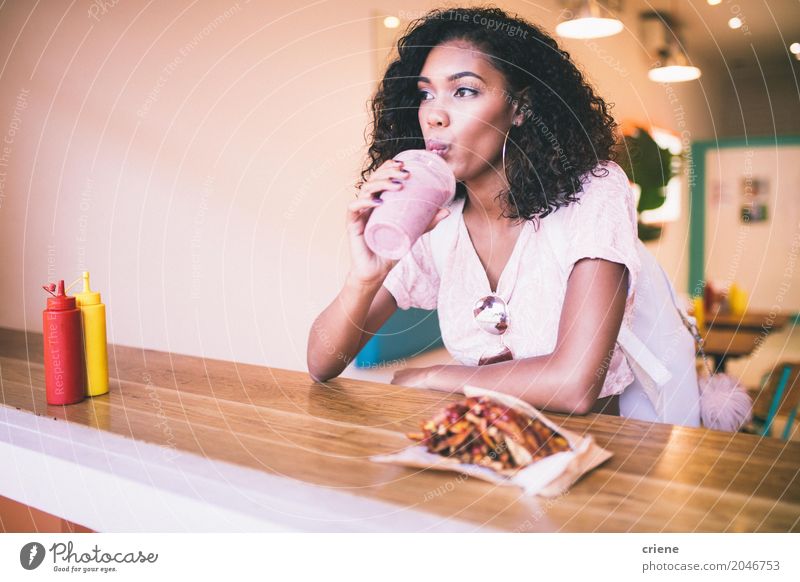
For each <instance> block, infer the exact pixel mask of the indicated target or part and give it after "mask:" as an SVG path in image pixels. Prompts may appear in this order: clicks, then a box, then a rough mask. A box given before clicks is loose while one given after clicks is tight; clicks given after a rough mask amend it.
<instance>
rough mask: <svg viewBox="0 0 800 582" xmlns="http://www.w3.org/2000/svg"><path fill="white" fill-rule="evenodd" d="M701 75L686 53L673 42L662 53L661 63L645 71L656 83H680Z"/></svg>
mask: <svg viewBox="0 0 800 582" xmlns="http://www.w3.org/2000/svg"><path fill="white" fill-rule="evenodd" d="M700 75H701V72H700V69H698V68H697V67H695V66H693V65H691V64H690V63H689V59H688V57H687V56H686V53H685V52H683V49H681V47H679V46H678V44H677V43H673V44H672V45H671V46H670V47H669V48H667V49H666V50H665V51H664V53H662V60H661V64H660V65H659V66H657V67H653V68H652V69H650V70H649V71H648V73H647V76H648V78H649V79H650V80H651V81H655V82H656V83H682V82H684V81H694V80H695V79H698V78H699V77H700Z"/></svg>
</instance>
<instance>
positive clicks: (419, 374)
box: [391, 366, 435, 388]
mask: <svg viewBox="0 0 800 582" xmlns="http://www.w3.org/2000/svg"><path fill="white" fill-rule="evenodd" d="M433 368H435V366H432V367H429V368H403V369H402V370H398V371H397V372H395V373H394V376H393V377H392V382H391V383H392V384H398V385H400V386H409V387H410V388H430V387H431V386H429V385H428V380H429V377H430V373H431V370H432V369H433Z"/></svg>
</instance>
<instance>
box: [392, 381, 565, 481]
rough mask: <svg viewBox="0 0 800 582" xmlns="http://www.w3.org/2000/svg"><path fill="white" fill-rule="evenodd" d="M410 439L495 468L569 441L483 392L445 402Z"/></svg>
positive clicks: (523, 462)
mask: <svg viewBox="0 0 800 582" xmlns="http://www.w3.org/2000/svg"><path fill="white" fill-rule="evenodd" d="M406 436H408V438H410V439H412V440H414V441H417V442H419V443H421V444H424V445H425V446H426V447H427V448H428V451H429V452H431V453H437V454H439V455H443V456H446V457H455V458H457V459H458V460H459V461H461V462H462V463H474V464H477V465H482V466H485V467H489V468H491V469H494V470H496V471H509V470H516V469H521V468H522V467H525V466H527V465H530V464H531V463H533V462H534V461H537V460H539V459H542V458H544V457H547V456H549V455H552V454H554V453H558V452H561V451H568V450H570V446H569V443H568V442H567V440H566V439H565V438H564V437H563V436H561V435H559V434H558V433H556V432H554V431H553V430H551V429H550V428H549V427H548V426H547V425H545V424H544V423H542V422H541V421H540V420H539V419H536V418H530V417H528V416H527V415H524V414H521V413H520V412H518V411H517V410H514V409H513V408H509V407H508V406H504V405H501V404H498V403H497V402H494V401H493V400H491V399H490V398H487V397H486V396H481V397H471V398H467V399H466V400H465V401H464V402H456V403H454V404H451V405H449V406H447V407H446V408H445V409H444V410H442V411H441V412H440V413H439V414H437V415H436V416H435V417H434V418H432V419H431V420H428V421H426V422H423V423H422V432H421V433H408V434H407V435H406Z"/></svg>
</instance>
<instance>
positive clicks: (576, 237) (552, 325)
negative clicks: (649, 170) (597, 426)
mask: <svg viewBox="0 0 800 582" xmlns="http://www.w3.org/2000/svg"><path fill="white" fill-rule="evenodd" d="M604 167H605V168H606V169H607V170H608V175H607V176H604V177H600V178H598V177H595V176H593V175H591V174H590V175H589V176H588V180H587V181H586V182H585V184H584V188H583V191H582V192H581V193H579V194H578V200H579V202H576V203H572V204H570V205H569V206H567V207H564V208H559V209H558V210H557V211H555V212H554V213H552V214H551V215H549V216H547V217H545V218H544V219H542V220H541V221H540V224H539V227H538V230H537V229H534V224H533V222H532V221H526V222H525V224H524V225H523V228H522V230H521V232H520V234H519V238H518V239H517V242H516V246H515V247H514V250H513V252H512V254H511V257H510V258H509V260H508V263H507V264H506V266H505V268H504V270H503V272H502V274H501V275H500V279H499V281H498V285H497V289H496V294H497V295H499V296H500V297H501V298H503V300H505V301H506V304H507V306H508V322H509V325H508V329H507V331H506V332H505V333H504V334H503V335H492V334H490V333H488V332H486V331H484V330H483V329H481V328H479V327H478V325H477V324H476V322H475V319H474V316H473V306H474V304H475V302H476V301H477V300H478V299H480V298H482V297H484V296H486V295H488V294H490V293H491V289H490V287H489V280H488V278H487V276H486V271H485V270H484V268H483V265H482V264H481V262H480V259H479V257H478V255H477V253H476V252H475V247H474V246H473V245H472V241H471V240H470V238H469V233H468V231H467V228H466V226H465V224H464V220H463V217H462V215H461V210H462V208H463V199H462V200H459V201H456V202H454V203H453V205H452V207H451V209H452V211H453V214H451V216H450V217H448V218H447V219H446V220H451V219H452V220H457V221H458V223H459V224H458V227H457V235H456V236H455V237H454V239H455V240H453V241H451V244H452V245H453V246H452V248H450V249H449V250H448V251H447V255H446V257H447V258H446V260H445V261H444V268H443V271H444V272H443V273H442V274H441V276H440V275H439V273H438V272H437V270H436V265H435V263H434V259H433V255H432V252H431V239H430V233H426V234H424V235H422V237H420V239H419V240H417V242H416V243H415V244H414V246H413V247H412V249H411V251H410V252H409V253H408V254H407V255H406V256H405V257H403V259H401V260H400V261H399V262H398V263H397V265H395V267H394V268H393V269H392V270H391V272H390V273H389V275H388V276H387V277H386V280H385V281H384V283H383V285H384V287H386V289H387V290H388V291H389V292H390V293H391V294H392V296H393V297H394V298H395V300H396V302H397V305H398V307H400V308H401V309H408V308H409V307H418V308H422V309H438V315H439V325H440V328H441V331H442V340H443V341H444V345H445V347H446V348H447V350H448V352H449V353H450V354H451V356H452V357H453V358H454V359H455V360H457V361H458V362H459V363H461V364H462V365H468V366H477V365H478V362H479V360H480V359H481V357H483V356H486V355H487V354H492V353H499V352H502V351H503V350H504V349H505V348H509V349H510V350H511V352H512V354H513V356H514V359H522V358H527V357H533V356H541V355H545V354H550V353H552V352H553V350H554V348H555V344H556V338H557V334H558V326H559V319H560V316H561V308H562V305H563V303H564V298H565V295H566V290H567V280H568V279H569V275H570V272H571V271H572V266H573V265H574V264H575V263H576V262H577V261H578V260H580V259H583V258H600V259H605V260H608V261H613V262H615V263H621V264H623V265H625V266H626V267H627V268H628V281H629V286H628V295H627V300H626V304H625V314H624V316H623V323H622V325H625V326H628V327H630V321H631V314H632V310H633V293H634V289H635V288H636V282H637V279H638V275H639V269H640V264H639V257H638V254H637V252H636V247H635V243H636V239H637V236H638V235H637V226H636V208H635V202H634V194H633V191H632V189H631V187H630V184H629V182H628V178H627V176H626V175H625V172H624V171H623V170H622V168H620V167H619V166H618V165H617V164H615V163H614V162H610V161H609V162H605V163H604ZM586 293H587V300H589V301H591V289H586ZM633 380H634V377H633V371H632V370H631V367H630V365H629V364H628V361H627V359H626V356H625V355H624V354H623V352H622V350H621V349H620V348H619V346H618V345H615V346H614V351H613V354H612V357H611V360H610V362H609V368H608V373H607V375H606V379H605V383H604V384H603V389H602V391H601V392H600V397H601V398H603V397H606V396H611V395H614V394H619V393H621V392H622V391H623V390H624V389H625V388H626V387H627V386H628V385H629V384H631V383H632V382H633Z"/></svg>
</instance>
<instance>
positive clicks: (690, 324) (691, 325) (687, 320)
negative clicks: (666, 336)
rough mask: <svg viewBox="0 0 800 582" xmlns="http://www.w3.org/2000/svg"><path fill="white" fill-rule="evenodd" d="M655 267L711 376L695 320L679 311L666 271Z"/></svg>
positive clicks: (712, 371)
mask: <svg viewBox="0 0 800 582" xmlns="http://www.w3.org/2000/svg"><path fill="white" fill-rule="evenodd" d="M639 244H641V245H644V243H642V242H641V241H639ZM656 265H657V266H658V270H659V271H660V272H661V276H662V277H663V278H664V281H665V282H666V284H667V288H668V289H669V294H670V297H672V304H673V305H674V306H675V309H676V310H677V312H678V316H679V317H680V318H681V321H682V322H683V325H684V326H685V327H686V329H688V330H689V333H691V334H692V337H693V338H694V340H695V341H696V342H697V349H698V351H699V352H700V355H701V356H702V358H703V365H704V366H705V368H706V370H707V371H708V375H709V376H713V375H714V370H712V369H711V365H710V364H709V363H708V356H707V355H706V352H705V350H704V349H703V344H704V342H705V340H703V337H702V336H701V335H700V330H699V329H698V328H697V319H696V318H694V317H691V316H689V315H687V314H686V313H684V311H683V309H681V306H680V304H679V303H678V298H677V297H676V296H675V289H674V288H673V287H672V283H671V282H670V280H669V277H667V273H666V271H664V268H663V267H662V266H661V263H659V262H658V261H656Z"/></svg>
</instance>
